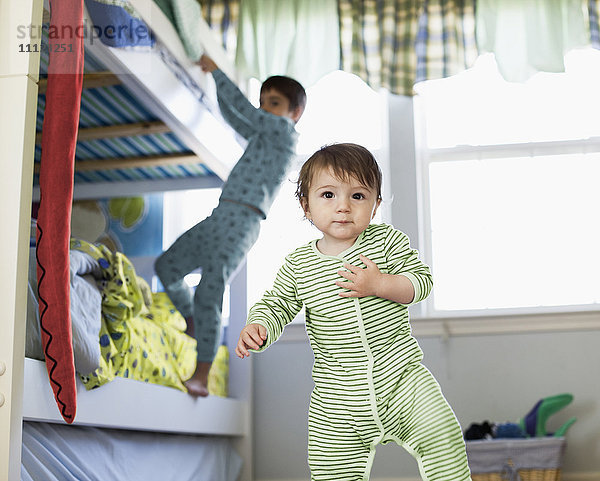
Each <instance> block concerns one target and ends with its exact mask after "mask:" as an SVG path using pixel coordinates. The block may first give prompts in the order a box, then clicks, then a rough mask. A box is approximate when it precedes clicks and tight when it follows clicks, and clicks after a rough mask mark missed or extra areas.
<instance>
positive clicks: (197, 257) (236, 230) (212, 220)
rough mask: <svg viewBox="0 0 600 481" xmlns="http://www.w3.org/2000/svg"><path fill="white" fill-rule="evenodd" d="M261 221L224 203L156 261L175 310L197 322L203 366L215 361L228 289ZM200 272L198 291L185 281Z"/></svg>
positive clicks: (250, 212) (247, 210) (242, 208)
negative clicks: (226, 290)
mask: <svg viewBox="0 0 600 481" xmlns="http://www.w3.org/2000/svg"><path fill="white" fill-rule="evenodd" d="M262 219H263V217H262V215H261V214H259V213H258V212H256V211H254V210H252V209H251V208H249V207H246V206H244V205H240V204H236V203H233V202H228V201H222V202H220V203H219V205H218V206H217V207H216V208H215V209H214V210H213V212H212V214H211V215H210V216H209V217H207V218H206V219H204V220H203V221H202V222H200V223H198V224H196V225H195V226H194V227H192V228H191V229H189V230H188V231H187V232H185V233H183V234H182V235H181V236H180V237H179V238H178V239H177V240H176V241H175V242H174V243H173V245H171V247H169V248H168V249H167V250H166V251H165V252H164V253H163V254H162V255H161V256H160V257H159V258H158V259H157V260H156V263H155V265H154V268H155V271H156V274H157V275H158V277H159V279H160V282H161V283H162V285H163V287H164V288H165V292H166V293H167V295H168V296H169V298H170V299H171V301H172V302H173V305H174V306H175V308H176V309H177V310H178V311H179V312H180V313H181V315H182V316H183V317H185V318H188V317H190V316H191V317H192V318H193V321H194V336H195V337H196V340H197V341H198V346H197V349H198V361H199V362H212V361H213V359H214V357H215V354H216V352H217V349H218V347H219V335H220V332H221V329H220V328H221V311H222V306H223V294H224V292H225V286H226V285H227V282H228V281H229V278H230V277H231V276H232V275H233V274H234V273H235V271H236V270H237V268H238V267H239V266H240V265H241V264H242V262H243V260H244V258H245V256H246V254H247V253H248V251H249V250H250V248H251V247H252V246H253V245H254V243H255V242H256V239H257V238H258V234H259V231H260V221H261V220H262ZM199 268H200V269H202V278H201V279H200V284H198V287H197V288H196V291H195V292H193V290H192V289H190V288H189V287H188V285H187V284H186V283H185V281H184V276H186V275H187V274H189V273H190V272H193V271H195V270H196V269H199Z"/></svg>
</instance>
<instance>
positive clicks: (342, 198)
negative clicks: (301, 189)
mask: <svg viewBox="0 0 600 481" xmlns="http://www.w3.org/2000/svg"><path fill="white" fill-rule="evenodd" d="M379 203H380V200H379V199H378V198H377V193H376V192H375V190H374V189H373V188H371V187H366V186H364V185H362V184H361V183H360V182H359V181H358V179H356V178H354V177H350V178H349V179H348V181H342V180H340V179H338V178H337V177H336V176H335V175H334V174H333V172H331V171H330V170H329V169H321V170H320V171H317V172H315V174H314V176H313V178H312V180H311V185H310V189H309V191H308V199H307V202H303V207H304V212H305V214H306V218H307V219H309V220H310V221H311V222H312V223H313V224H314V225H315V227H317V229H319V230H320V231H321V232H322V233H323V240H324V241H325V244H328V245H331V246H333V245H335V246H336V247H338V248H339V249H341V250H339V252H341V251H342V250H345V249H347V248H348V247H350V246H352V244H354V241H355V240H356V238H357V237H358V236H359V235H360V233H361V232H362V231H364V230H365V229H366V228H367V226H368V225H369V223H370V222H371V219H373V217H374V216H375V212H376V211H377V207H379ZM336 250H337V249H336Z"/></svg>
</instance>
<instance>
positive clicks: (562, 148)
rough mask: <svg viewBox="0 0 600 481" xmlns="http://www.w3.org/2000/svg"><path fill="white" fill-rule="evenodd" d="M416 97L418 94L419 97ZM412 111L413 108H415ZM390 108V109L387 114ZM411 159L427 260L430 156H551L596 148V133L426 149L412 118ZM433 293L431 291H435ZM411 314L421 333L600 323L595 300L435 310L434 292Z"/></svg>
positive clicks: (432, 159)
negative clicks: (591, 302)
mask: <svg viewBox="0 0 600 481" xmlns="http://www.w3.org/2000/svg"><path fill="white" fill-rule="evenodd" d="M417 101H418V100H417ZM413 111H414V110H413ZM392 115H393V112H392V113H390V116H392ZM414 127H415V132H416V133H415V145H414V153H415V156H414V157H413V160H414V162H415V165H416V175H415V181H416V190H417V192H418V194H417V196H418V199H417V203H416V205H415V206H414V207H416V208H415V209H414V212H415V218H416V219H413V220H416V222H417V224H418V232H419V233H418V239H419V241H418V248H419V250H420V253H421V256H422V258H423V259H424V261H425V262H426V263H428V264H430V265H431V262H432V257H433V256H432V238H431V229H430V219H431V210H430V192H429V166H430V164H431V163H433V162H441V161H444V162H446V161H452V160H473V159H481V158H510V157H524V156H550V155H561V154H568V153H598V152H600V138H590V139H585V140H570V141H556V142H531V143H518V144H503V145H486V146H457V147H454V148H435V149H428V148H426V147H425V145H426V137H425V126H424V120H421V122H419V121H418V120H415V125H414ZM434 295H435V293H432V296H434ZM422 304H423V305H422V307H421V309H420V310H417V311H416V313H415V314H413V316H412V318H413V331H414V332H415V334H416V335H418V336H419V335H420V336H439V335H441V336H443V337H448V336H451V335H476V334H507V333H521V332H548V331H577V330H596V329H600V310H599V308H598V305H585V306H576V305H573V306H556V307H535V308H534V307H526V308H525V307H524V308H510V309H509V308H506V309H501V308H499V309H486V310H475V309H474V310H462V311H436V310H435V309H434V307H433V297H430V298H429V299H427V300H426V301H424V302H423V303H422Z"/></svg>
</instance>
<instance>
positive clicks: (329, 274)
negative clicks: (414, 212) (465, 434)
mask: <svg viewBox="0 0 600 481" xmlns="http://www.w3.org/2000/svg"><path fill="white" fill-rule="evenodd" d="M360 254H362V255H364V256H366V257H368V258H369V259H371V260H372V261H373V262H375V264H377V266H378V268H379V270H380V271H381V272H383V273H388V274H395V275H396V274H402V275H404V276H406V277H407V278H408V279H409V280H410V281H411V282H412V283H413V285H414V289H415V296H414V299H413V303H416V302H419V301H421V300H423V299H425V298H426V297H427V296H428V295H429V292H430V291H431V287H432V280H431V274H430V271H429V267H427V266H426V265H425V264H423V263H422V262H421V261H420V260H419V258H418V254H417V251H415V250H413V249H411V248H410V245H409V240H408V237H407V236H406V235H405V234H403V233H401V232H399V231H397V230H395V229H394V228H393V227H392V226H389V225H385V224H380V225H376V224H372V225H370V226H369V227H367V229H366V230H365V231H364V232H363V233H362V234H361V235H360V236H359V237H358V239H357V240H356V242H355V243H354V245H353V246H352V247H350V248H349V249H347V250H346V251H344V252H342V253H341V254H339V255H338V256H327V255H324V254H322V253H320V252H319V251H318V249H317V247H316V241H312V242H310V243H309V244H306V245H304V246H302V247H300V248H298V249H296V250H295V251H294V252H293V253H292V254H290V255H288V256H287V258H286V260H285V263H284V265H283V266H282V267H281V269H280V270H279V272H278V274H277V278H276V280H275V283H274V286H273V288H272V290H270V291H267V292H266V293H265V295H264V296H263V298H262V299H261V300H260V301H259V302H258V303H257V304H256V305H254V306H253V308H252V309H251V310H250V314H249V318H248V323H257V324H261V325H262V326H264V327H265V328H266V329H267V332H268V337H267V340H266V341H265V344H264V345H263V346H262V347H261V350H263V349H266V348H267V347H268V346H269V345H270V344H272V343H273V342H274V341H275V340H277V339H278V338H279V336H280V335H281V333H282V331H283V328H284V327H285V325H286V324H288V323H289V322H291V321H292V319H293V318H294V317H295V316H296V314H297V313H298V312H299V311H300V309H301V308H302V306H303V305H304V306H305V308H306V332H307V334H308V337H309V340H310V344H311V347H312V350H313V353H314V365H313V372H312V374H313V380H314V383H315V387H314V390H313V392H312V394H311V400H310V408H309V418H308V432H309V435H308V438H309V441H308V462H309V465H310V469H311V480H313V481H325V480H331V481H334V480H335V481H358V480H368V479H369V473H370V470H371V465H372V463H373V458H374V456H375V447H376V446H377V445H378V444H379V443H382V444H385V443H388V442H390V441H395V442H396V443H397V444H399V445H400V446H403V447H404V448H405V449H406V450H408V451H409V452H410V453H411V454H412V455H413V456H414V457H415V458H416V460H417V462H418V464H419V469H420V472H421V476H422V478H423V479H424V480H427V481H441V480H444V481H462V480H470V479H471V478H470V472H469V467H468V464H467V457H466V453H465V445H464V441H463V438H462V433H461V428H460V425H459V424H458V421H457V419H456V417H455V415H454V412H453V411H452V409H451V408H450V406H449V404H448V402H447V401H446V399H445V398H444V396H443V394H442V392H441V390H440V386H439V384H438V383H437V381H436V380H435V378H434V377H433V375H432V374H431V373H430V372H429V371H428V370H427V368H425V366H423V365H422V364H421V360H422V358H423V353H422V351H421V348H420V347H419V344H418V343H417V341H416V339H415V338H414V337H412V335H411V328H410V324H409V316H408V309H407V306H406V305H402V304H398V303H396V302H393V301H389V300H386V299H381V298H377V297H374V296H370V297H362V298H345V297H341V296H339V295H338V293H339V292H340V287H338V286H336V285H335V282H336V281H338V280H340V276H339V274H337V271H338V270H340V269H343V263H344V262H348V263H350V264H353V265H356V266H360V267H363V268H364V267H365V266H364V264H362V262H361V261H360V258H359V255H360Z"/></svg>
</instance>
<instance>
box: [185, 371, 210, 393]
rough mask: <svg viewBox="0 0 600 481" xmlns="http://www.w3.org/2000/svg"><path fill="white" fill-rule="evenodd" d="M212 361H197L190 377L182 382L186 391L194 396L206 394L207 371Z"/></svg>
mask: <svg viewBox="0 0 600 481" xmlns="http://www.w3.org/2000/svg"><path fill="white" fill-rule="evenodd" d="M211 366H212V363H210V362H199V363H197V364H196V371H194V374H193V375H192V377H191V378H189V379H188V380H187V381H185V382H184V384H185V387H186V388H187V390H188V393H189V394H190V395H192V396H194V397H206V396H208V373H209V371H210V367H211Z"/></svg>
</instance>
